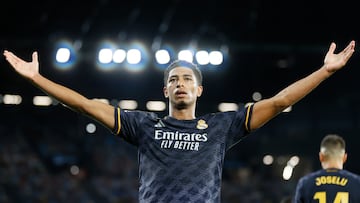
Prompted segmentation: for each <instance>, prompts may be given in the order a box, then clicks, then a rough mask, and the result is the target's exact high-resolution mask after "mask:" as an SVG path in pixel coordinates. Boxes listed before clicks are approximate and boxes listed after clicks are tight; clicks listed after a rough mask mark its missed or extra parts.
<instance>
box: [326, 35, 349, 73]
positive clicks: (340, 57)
mask: <svg viewBox="0 0 360 203" xmlns="http://www.w3.org/2000/svg"><path fill="white" fill-rule="evenodd" d="M354 48H355V41H354V40H353V41H351V42H350V43H349V45H348V46H347V47H346V48H345V49H344V50H342V51H341V52H340V53H338V54H334V51H335V49H336V44H335V43H334V42H332V43H331V45H330V48H329V51H328V52H327V53H326V56H325V59H324V66H325V68H326V70H327V71H328V72H330V73H333V72H335V71H337V70H339V69H340V68H342V67H344V66H345V64H346V63H347V62H348V60H349V59H350V57H351V56H352V54H353V53H354V51H355V49H354Z"/></svg>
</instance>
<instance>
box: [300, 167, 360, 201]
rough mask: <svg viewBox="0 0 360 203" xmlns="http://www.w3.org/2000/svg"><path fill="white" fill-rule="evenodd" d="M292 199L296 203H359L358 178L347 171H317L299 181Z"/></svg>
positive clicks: (359, 181)
mask: <svg viewBox="0 0 360 203" xmlns="http://www.w3.org/2000/svg"><path fill="white" fill-rule="evenodd" d="M294 198H295V202H296V203H300V202H301V203H327V202H334V203H337V202H338V203H340V202H341V203H355V202H360V177H359V176H358V175H356V174H354V173H351V172H349V171H347V170H340V169H326V170H325V169H322V170H318V171H316V172H313V173H310V174H308V175H306V176H304V177H302V178H301V179H300V180H299V182H298V184H297V186H296V191H295V197H294Z"/></svg>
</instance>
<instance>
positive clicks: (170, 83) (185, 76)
mask: <svg viewBox="0 0 360 203" xmlns="http://www.w3.org/2000/svg"><path fill="white" fill-rule="evenodd" d="M201 93H202V86H199V85H198V82H197V80H196V77H195V74H194V72H193V71H192V70H191V69H190V68H186V67H177V68H174V69H172V70H171V71H170V73H169V78H168V80H167V84H166V87H165V88H164V94H165V97H167V98H169V100H170V102H171V103H173V104H175V107H179V108H180V107H183V108H186V106H188V105H191V104H194V103H195V102H196V99H197V97H199V96H200V95H201Z"/></svg>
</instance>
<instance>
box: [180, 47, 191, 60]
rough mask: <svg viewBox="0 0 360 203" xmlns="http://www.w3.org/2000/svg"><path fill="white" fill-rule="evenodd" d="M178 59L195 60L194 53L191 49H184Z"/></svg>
mask: <svg viewBox="0 0 360 203" xmlns="http://www.w3.org/2000/svg"><path fill="white" fill-rule="evenodd" d="M178 59H180V60H185V61H189V62H193V53H192V51H190V50H182V51H180V52H179V54H178Z"/></svg>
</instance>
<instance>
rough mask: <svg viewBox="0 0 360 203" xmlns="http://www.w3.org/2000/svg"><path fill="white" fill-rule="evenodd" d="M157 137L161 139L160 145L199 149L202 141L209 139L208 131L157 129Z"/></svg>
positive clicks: (163, 146)
mask: <svg viewBox="0 0 360 203" xmlns="http://www.w3.org/2000/svg"><path fill="white" fill-rule="evenodd" d="M155 139H156V140H161V144H160V147H161V148H164V149H169V148H174V149H181V150H193V151H198V150H199V145H200V142H206V141H207V140H208V137H207V133H203V134H200V133H187V132H179V131H175V132H173V131H163V130H155Z"/></svg>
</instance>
